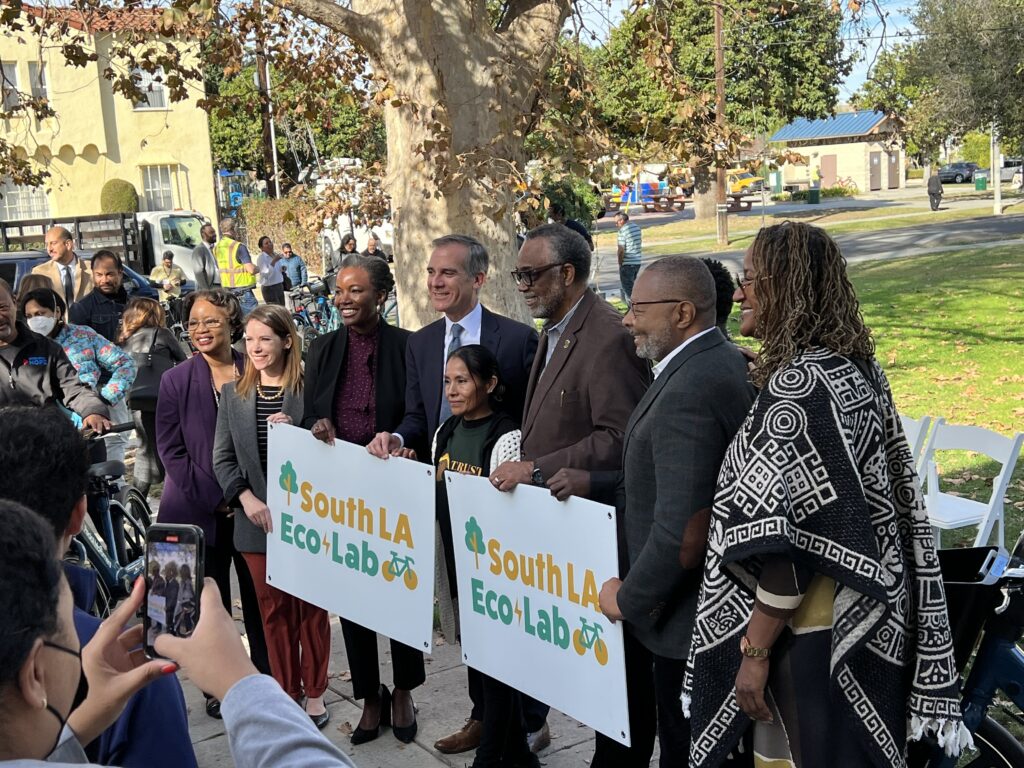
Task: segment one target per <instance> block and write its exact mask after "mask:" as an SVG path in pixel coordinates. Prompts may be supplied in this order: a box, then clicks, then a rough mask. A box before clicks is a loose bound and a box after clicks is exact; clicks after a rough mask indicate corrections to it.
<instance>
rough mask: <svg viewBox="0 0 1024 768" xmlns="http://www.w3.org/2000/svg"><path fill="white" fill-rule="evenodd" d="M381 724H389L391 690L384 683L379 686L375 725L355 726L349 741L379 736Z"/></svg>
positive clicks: (368, 739) (366, 740) (360, 740)
mask: <svg viewBox="0 0 1024 768" xmlns="http://www.w3.org/2000/svg"><path fill="white" fill-rule="evenodd" d="M313 722H316V721H315V720H314V721H313ZM325 722H326V721H325ZM382 725H391V692H390V691H389V690H388V689H387V686H385V685H382V686H381V687H380V718H379V719H378V720H377V727H376V728H356V729H355V730H354V731H352V736H351V738H350V741H351V742H352V743H353V744H365V743H366V742H368V741H373V740H374V739H376V738H377V737H378V736H380V728H381V726H382Z"/></svg>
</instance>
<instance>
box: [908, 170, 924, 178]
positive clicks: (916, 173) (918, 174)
mask: <svg viewBox="0 0 1024 768" xmlns="http://www.w3.org/2000/svg"><path fill="white" fill-rule="evenodd" d="M907 178H908V179H923V178H924V168H908V169H907Z"/></svg>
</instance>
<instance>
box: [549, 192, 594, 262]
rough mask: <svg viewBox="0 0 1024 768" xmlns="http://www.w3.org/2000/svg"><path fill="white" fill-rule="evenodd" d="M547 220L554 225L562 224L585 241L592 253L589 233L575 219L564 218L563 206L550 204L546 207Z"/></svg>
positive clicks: (592, 242)
mask: <svg viewBox="0 0 1024 768" xmlns="http://www.w3.org/2000/svg"><path fill="white" fill-rule="evenodd" d="M548 219H550V220H551V222H552V223H554V224H563V225H565V226H567V227H568V228H569V229H571V230H572V231H573V232H575V233H576V234H577V235H579V236H580V237H582V238H583V239H584V240H586V241H587V245H588V246H590V252H591V253H593V252H594V238H593V237H592V236H591V234H590V231H589V230H588V229H587V228H586V227H585V226H583V224H581V223H580V222H578V221H576V219H570V218H568V216H566V213H565V206H563V205H561V204H560V203H551V205H549V206H548Z"/></svg>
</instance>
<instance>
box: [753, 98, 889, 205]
mask: <svg viewBox="0 0 1024 768" xmlns="http://www.w3.org/2000/svg"><path fill="white" fill-rule="evenodd" d="M769 141H770V142H771V143H772V144H775V145H776V146H778V145H784V147H785V148H786V149H788V150H791V151H792V152H794V153H796V154H799V155H800V156H802V157H803V158H804V159H805V160H806V162H804V163H786V164H785V165H783V166H782V183H783V184H784V185H798V186H802V187H805V188H806V186H807V183H808V182H809V181H810V180H811V179H812V177H813V175H814V169H815V168H818V169H820V171H821V185H822V186H823V187H831V186H833V185H835V184H836V182H837V181H839V180H843V179H850V180H852V181H853V183H854V184H856V185H857V189H858V190H859V191H861V192H868V191H879V190H885V189H899V188H901V187H903V186H905V182H904V179H905V174H904V165H905V162H906V157H905V153H904V152H903V151H902V150H901V149H900V147H899V146H898V144H897V142H896V141H895V135H894V131H893V126H892V125H891V121H890V120H889V119H888V118H887V117H886V116H885V114H884V113H882V112H873V111H870V110H861V111H858V112H841V113H839V114H838V115H835V116H833V117H829V118H826V119H824V120H807V119H804V118H800V119H798V120H794V121H793V122H792V123H790V124H789V125H786V126H784V127H782V128H780V129H779V130H778V131H776V132H775V133H774V134H773V135H772V137H771V138H770V139H769Z"/></svg>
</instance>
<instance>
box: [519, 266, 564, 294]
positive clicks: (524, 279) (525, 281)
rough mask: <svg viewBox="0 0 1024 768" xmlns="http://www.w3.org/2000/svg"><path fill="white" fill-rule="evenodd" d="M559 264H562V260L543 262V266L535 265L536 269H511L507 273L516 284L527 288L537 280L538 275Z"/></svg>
mask: <svg viewBox="0 0 1024 768" xmlns="http://www.w3.org/2000/svg"><path fill="white" fill-rule="evenodd" d="M561 266H563V264H562V262H557V263H555V264H545V265H544V266H543V267H537V268H536V269H513V270H512V271H511V272H510V273H509V274H511V275H512V279H513V280H515V281H516V285H525V286H526V287H527V288H529V287H531V286H532V285H533V284H534V283H535V282H537V278H538V277H540V276H541V275H542V274H544V273H545V272H547V271H548V270H549V269H552V268H554V267H561Z"/></svg>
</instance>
